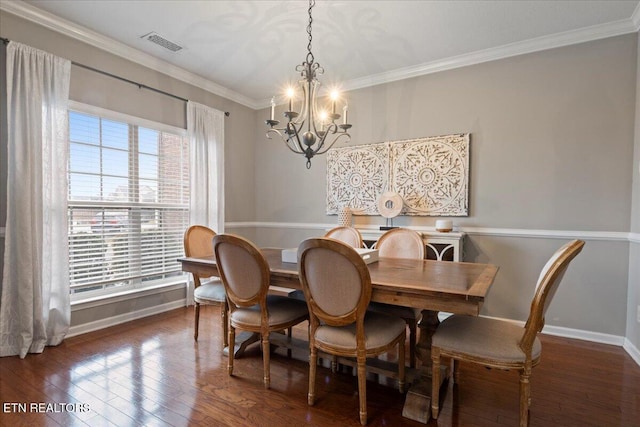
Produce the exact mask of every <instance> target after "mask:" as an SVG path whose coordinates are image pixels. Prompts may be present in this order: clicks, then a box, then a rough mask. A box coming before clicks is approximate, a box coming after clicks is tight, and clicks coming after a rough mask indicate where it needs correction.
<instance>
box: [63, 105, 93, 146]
mask: <svg viewBox="0 0 640 427" xmlns="http://www.w3.org/2000/svg"><path fill="white" fill-rule="evenodd" d="M69 140H70V141H73V142H84V143H86V144H93V145H99V144H100V118H98V117H94V116H89V115H87V114H81V113H76V112H75V111H71V112H70V113H69Z"/></svg>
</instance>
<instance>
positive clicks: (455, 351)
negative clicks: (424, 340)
mask: <svg viewBox="0 0 640 427" xmlns="http://www.w3.org/2000/svg"><path fill="white" fill-rule="evenodd" d="M583 246H584V241H582V240H574V241H571V242H569V243H567V244H565V245H564V246H562V247H561V248H560V249H558V250H557V251H556V252H555V253H554V254H553V256H552V257H551V258H550V259H549V261H548V262H547V264H546V265H545V266H544V268H543V269H542V272H541V273H540V277H539V278H538V283H537V285H536V292H535V295H534V298H533V301H532V302H531V309H530V312H529V318H528V319H527V322H526V324H525V326H524V327H521V326H518V325H516V324H513V323H511V322H508V321H504V320H499V319H491V318H486V317H471V316H461V315H452V316H450V317H449V318H447V319H446V320H445V321H443V322H442V323H441V324H440V326H438V328H437V329H436V332H435V334H434V335H433V338H432V344H431V360H432V362H433V366H432V369H433V371H432V376H433V378H432V391H431V396H432V401H431V402H432V403H431V411H432V414H433V418H438V412H439V384H440V358H441V357H448V358H451V359H453V361H454V363H453V374H454V380H456V374H457V369H456V368H457V366H456V365H457V361H460V360H462V361H466V362H472V363H477V364H481V365H484V366H489V367H494V368H499V369H517V370H519V371H520V426H527V425H528V423H529V407H530V406H531V388H530V385H529V378H530V377H531V368H532V367H534V366H535V365H537V364H538V363H539V362H540V353H541V351H542V346H541V344H540V340H539V339H538V337H537V335H538V333H539V332H540V331H541V330H542V327H543V326H544V315H545V312H546V310H547V308H548V307H549V303H550V302H551V299H552V298H553V296H554V294H555V292H556V290H557V288H558V285H559V284H560V281H561V280H562V278H563V276H564V273H565V271H566V270H567V267H568V266H569V263H570V262H571V261H572V260H573V259H574V258H575V257H576V256H577V255H578V254H579V253H580V251H581V250H582V247H583Z"/></svg>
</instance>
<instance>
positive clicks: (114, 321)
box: [66, 298, 186, 338]
mask: <svg viewBox="0 0 640 427" xmlns="http://www.w3.org/2000/svg"><path fill="white" fill-rule="evenodd" d="M185 302H186V301H185V299H184V298H183V299H179V300H176V301H171V302H168V303H166V304H160V305H156V306H154V307H149V308H145V309H142V310H137V311H132V312H129V313H124V314H119V315H117V316H112V317H107V318H106V319H100V320H96V321H94V322H89V323H83V324H81V325H76V326H72V327H70V328H69V332H68V333H67V335H66V338H71V337H75V336H76V335H81V334H86V333H87V332H93V331H97V330H99V329H104V328H108V327H110V326H116V325H119V324H121V323H125V322H130V321H132V320H136V319H141V318H143V317H147V316H153V315H154V314H160V313H164V312H165V311H170V310H174V309H176V308H181V307H184V306H185Z"/></svg>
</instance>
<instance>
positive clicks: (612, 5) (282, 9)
mask: <svg viewBox="0 0 640 427" xmlns="http://www.w3.org/2000/svg"><path fill="white" fill-rule="evenodd" d="M9 3H12V4H9ZM638 3H639V1H635V0H634V1H611V0H609V1H478V0H476V1H444V0H443V1H415V0H414V1H400V0H397V1H353V0H352V1H334V0H318V1H317V4H316V6H315V7H314V9H313V53H314V56H315V59H316V61H317V62H319V63H320V64H321V65H322V66H323V67H324V69H325V74H324V75H323V76H321V78H320V80H321V81H322V83H323V85H324V86H325V87H330V86H333V85H338V82H341V83H340V84H339V86H340V87H341V88H342V89H343V90H349V89H355V88H359V87H366V86H371V85H375V84H379V83H384V82H387V81H393V80H398V79H402V78H407V77H413V76H416V75H421V74H427V73H430V72H436V71H440V70H444V69H450V68H455V67H460V66H465V65H470V64H473V63H479V62H484V61H488V60H493V59H498V58H501V57H508V56H513V55H518V54H522V53H527V52H533V51H537V50H542V49H548V48H553V47H557V46H563V45H568V44H572V43H579V42H583V41H588V40H594V39H598V38H603V37H610V36H613V35H618V34H626V33H631V32H635V31H638V28H639V23H640V16H639V15H640V12H639V11H638V9H639V8H638ZM36 8H37V9H36ZM2 9H3V10H8V11H9V12H13V13H15V10H19V11H21V12H20V13H21V14H23V15H24V14H26V15H29V16H31V18H29V19H32V20H36V21H37V20H45V21H47V22H48V24H49V25H48V26H49V27H50V28H54V29H56V28H57V29H58V30H60V31H62V32H66V33H67V34H68V35H71V36H73V37H76V38H80V39H83V38H84V41H87V42H89V43H93V44H95V45H98V46H100V47H101V48H103V49H107V50H110V51H112V52H114V53H116V54H119V55H121V56H125V57H128V58H129V59H132V60H134V61H137V62H140V63H142V64H144V65H147V66H151V67H153V68H155V69H158V70H160V71H163V72H166V73H167V74H170V75H173V76H174V77H178V78H181V79H182V80H186V81H189V82H190V83H194V82H195V83H196V84H199V85H200V86H201V87H204V88H205V89H208V90H212V91H214V92H216V93H219V94H221V95H224V96H227V97H228V98H231V99H234V100H236V101H238V102H240V103H242V104H245V105H248V106H251V107H253V108H259V107H263V106H266V105H267V104H268V100H269V99H270V98H271V96H272V95H274V94H279V93H280V92H281V91H282V90H283V88H284V87H285V86H286V85H287V83H288V82H293V81H296V80H297V79H298V77H299V75H298V74H297V73H296V71H295V66H296V65H298V64H300V63H302V62H303V60H304V59H305V55H306V48H307V34H306V26H307V23H308V12H307V9H308V2H307V1H186V0H182V1H170V0H164V1H150V0H143V1H140V0H127V1H120V0H101V1H95V0H94V1H92V0H84V1H75V0H28V1H25V2H20V1H16V2H7V1H3V4H2ZM12 9H13V10H12ZM42 10H44V11H46V12H49V13H50V14H52V15H49V14H48V13H43V12H42ZM60 18H62V19H60ZM52 23H55V25H52ZM150 32H157V33H158V34H159V35H161V36H162V37H164V38H165V39H167V40H169V41H171V42H173V43H176V44H178V45H180V46H182V47H183V49H182V50H180V51H178V52H176V53H174V52H170V51H169V50H167V49H165V48H162V47H159V46H158V45H156V44H153V43H151V42H149V41H147V40H146V39H145V38H141V37H142V36H144V35H146V34H148V33H150ZM169 64H171V65H169Z"/></svg>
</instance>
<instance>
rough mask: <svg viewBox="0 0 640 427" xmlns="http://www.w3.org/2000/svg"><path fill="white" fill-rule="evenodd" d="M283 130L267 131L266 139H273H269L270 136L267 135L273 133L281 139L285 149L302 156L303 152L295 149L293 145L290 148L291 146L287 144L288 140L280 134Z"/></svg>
mask: <svg viewBox="0 0 640 427" xmlns="http://www.w3.org/2000/svg"><path fill="white" fill-rule="evenodd" d="M282 130H283V129H269V130H267V138H268V139H273V138H271V135H269V134H270V133H275V134H278V135H279V136H280V138H281V139H282V142H283V143H284V145H285V147H287V148H288V149H289V150H291V151H292V152H294V153H296V154H304V151H300V150H297V149H296V146H295V145H294V146H293V147H292V146H291V144H290V143H289V140H290V139H289V138H285V136H284V135H283V134H282V132H281V131H282Z"/></svg>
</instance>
